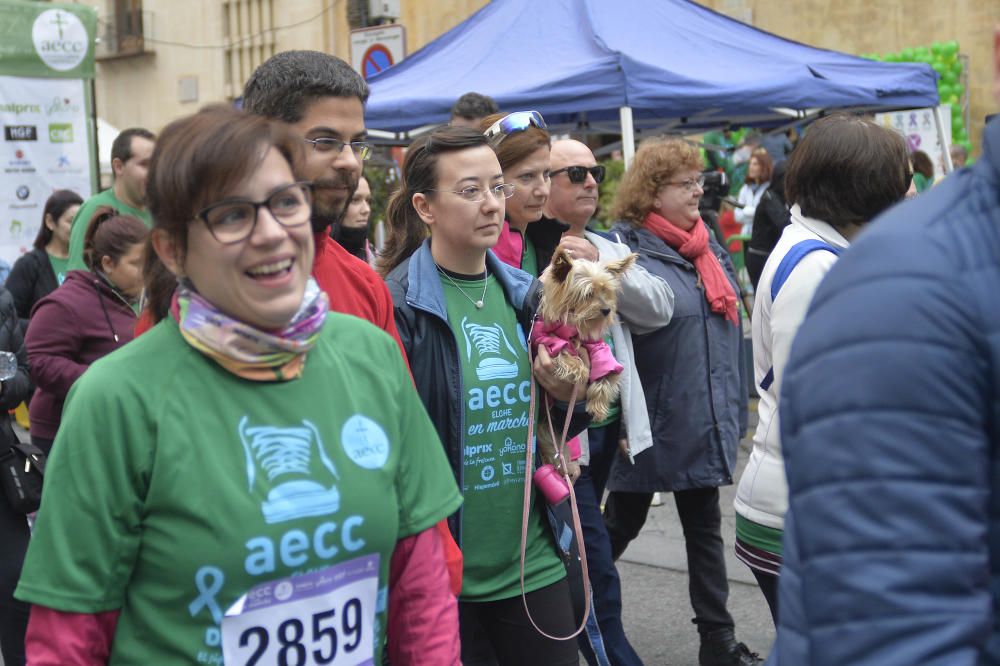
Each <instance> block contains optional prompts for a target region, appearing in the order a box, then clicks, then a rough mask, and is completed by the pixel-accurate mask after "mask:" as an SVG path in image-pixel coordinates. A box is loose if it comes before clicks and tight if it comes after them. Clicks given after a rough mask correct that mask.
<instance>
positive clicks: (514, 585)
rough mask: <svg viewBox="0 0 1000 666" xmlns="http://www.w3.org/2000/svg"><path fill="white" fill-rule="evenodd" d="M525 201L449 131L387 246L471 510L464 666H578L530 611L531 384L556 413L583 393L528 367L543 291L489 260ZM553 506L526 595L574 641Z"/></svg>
mask: <svg viewBox="0 0 1000 666" xmlns="http://www.w3.org/2000/svg"><path fill="white" fill-rule="evenodd" d="M514 191H515V186H514V185H511V184H507V183H505V182H504V174H503V171H502V170H501V167H500V163H499V161H498V160H497V157H496V155H495V154H494V152H493V150H492V149H491V147H490V145H489V143H488V142H487V138H486V137H485V136H484V135H483V134H482V133H479V132H476V131H473V130H470V129H468V128H463V127H443V128H440V129H437V130H435V131H433V132H431V133H430V134H429V135H427V136H424V137H421V138H419V139H417V140H416V141H415V142H414V143H413V144H412V145H411V146H410V148H409V151H408V152H407V154H406V160H405V162H404V163H403V174H402V179H401V181H400V188H399V190H398V191H397V192H396V194H395V195H393V198H392V199H391V200H390V202H389V207H388V209H387V211H386V218H387V222H388V226H389V235H388V238H387V239H386V245H385V248H384V250H383V253H382V256H381V259H380V270H381V271H382V272H383V274H386V275H387V277H386V281H387V282H388V284H389V291H390V293H391V294H392V297H393V301H394V302H395V307H396V324H397V327H398V328H399V333H400V337H401V338H402V340H403V345H404V347H405V348H406V352H407V355H408V357H409V359H410V368H411V370H412V372H413V379H414V382H415V383H416V385H417V390H418V392H419V393H420V396H421V398H422V399H423V401H424V406H425V407H426V408H427V411H428V413H429V414H430V416H431V420H432V421H433V422H434V424H435V426H436V427H437V430H438V434H439V435H440V437H441V441H442V443H443V444H444V447H445V450H446V452H447V454H448V457H449V459H450V461H451V465H452V471H453V473H454V475H455V478H456V479H457V480H458V481H459V484H460V485H461V486H462V491H463V493H464V497H465V501H464V504H463V508H462V511H461V512H459V513H457V514H455V515H453V516H452V517H451V518H450V519H449V524H450V526H451V528H452V531H453V533H454V536H455V540H456V542H457V543H459V544H460V546H461V548H462V553H463V556H464V563H465V565H464V570H463V585H462V593H461V595H460V597H459V618H460V625H461V635H462V662H463V663H464V664H466V666H475V665H479V664H497V663H499V664H501V665H507V664H509V665H512V666H514V665H516V666H525V665H527V666H531V665H533V664H537V665H538V666H542V665H545V666H550V665H557V666H558V665H562V664H567V665H569V664H573V666H575V665H576V664H577V661H578V660H577V652H576V645H575V643H574V642H573V641H571V640H567V641H559V640H552V639H549V638H546V637H544V636H543V635H541V634H540V633H539V632H538V631H537V630H536V629H535V628H534V627H533V626H532V624H531V622H529V620H528V617H527V615H526V614H525V611H524V607H523V605H522V600H521V584H520V579H521V577H520V543H521V539H520V536H521V527H522V507H523V496H524V475H525V464H526V461H525V455H526V448H525V447H526V441H527V430H528V428H527V425H528V409H529V406H530V400H529V396H530V387H531V377H532V371H533V370H534V374H535V377H536V378H537V379H538V382H539V384H540V386H541V387H542V388H544V389H545V391H546V392H547V393H548V394H549V395H550V396H553V397H554V398H556V399H557V400H560V399H561V400H567V399H568V398H569V397H570V395H571V393H572V391H573V386H572V385H569V384H566V383H564V382H560V381H558V380H556V379H555V376H554V374H553V373H552V371H551V359H549V357H548V355H547V354H546V353H545V351H544V350H541V351H540V352H539V357H538V358H537V359H536V360H535V365H534V368H532V367H531V365H530V361H529V356H528V351H527V344H526V342H525V340H526V337H525V334H526V332H527V331H529V330H530V327H531V321H532V317H533V316H534V314H535V308H536V306H537V303H538V297H539V289H540V283H539V282H538V281H537V280H535V279H533V278H532V276H530V275H528V274H527V273H525V272H523V271H521V270H518V269H516V268H512V267H510V266H508V265H506V264H504V263H503V262H501V261H500V260H499V259H498V258H497V257H496V255H494V254H493V253H492V252H490V251H489V250H490V248H492V247H493V246H494V245H495V244H496V242H497V239H498V237H499V235H500V230H501V226H502V223H503V220H504V209H505V206H504V204H505V202H506V200H507V198H508V197H510V196H511V195H512V194H513V193H514ZM577 388H578V389H580V388H581V387H577ZM581 395H582V394H581ZM556 407H557V408H556V409H555V410H553V420H554V422H558V423H560V424H561V423H563V419H564V418H565V415H566V414H565V413H566V407H567V406H566V405H565V403H558V402H557V404H556ZM586 422H587V417H586V414H585V413H584V412H582V410H579V411H575V412H574V419H573V423H571V433H572V432H575V431H579V430H580V429H581V428H582V427H585V424H586ZM545 506H546V505H545V502H544V500H543V499H540V498H538V497H537V496H535V497H533V499H532V503H531V508H530V511H529V513H528V537H527V548H526V555H525V569H524V591H525V593H526V599H527V604H528V607H529V609H530V611H531V615H532V617H533V618H534V621H535V622H537V623H538V625H539V627H541V629H543V630H544V631H546V632H547V633H549V634H554V635H557V636H569V635H570V634H571V633H572V632H573V629H574V627H573V624H574V612H573V608H572V604H571V601H570V589H569V586H568V584H567V579H566V569H565V566H564V565H563V561H562V560H561V559H560V555H559V551H558V550H557V547H556V544H555V542H554V541H553V537H552V536H551V534H550V532H549V530H548V529H547V528H546V518H545V510H544V508H545Z"/></svg>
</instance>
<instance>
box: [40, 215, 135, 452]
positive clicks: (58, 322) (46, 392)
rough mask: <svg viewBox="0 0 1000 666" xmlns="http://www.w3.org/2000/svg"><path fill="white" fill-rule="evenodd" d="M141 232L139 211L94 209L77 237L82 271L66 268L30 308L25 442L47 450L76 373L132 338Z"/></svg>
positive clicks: (53, 437) (53, 436)
mask: <svg viewBox="0 0 1000 666" xmlns="http://www.w3.org/2000/svg"><path fill="white" fill-rule="evenodd" d="M148 235H149V230H148V229H147V228H146V225H145V224H143V223H142V222H141V221H140V220H139V219H138V218H135V217H132V216H131V215H118V214H117V213H116V212H115V211H113V210H112V209H110V208H100V209H98V210H97V211H96V212H95V214H94V217H93V219H92V220H91V221H90V226H89V227H88V228H87V234H86V236H85V237H84V241H83V242H84V250H83V261H84V263H85V264H86V266H87V268H88V269H89V270H86V271H70V272H69V273H67V274H66V280H65V282H63V284H62V286H61V287H59V288H58V289H56V290H55V291H53V292H52V293H51V294H49V295H48V296H46V297H45V298H43V299H42V300H40V301H38V303H37V305H35V307H34V310H33V311H32V317H31V322H30V323H29V325H28V331H27V333H26V334H25V344H26V345H27V348H28V359H29V364H30V367H31V379H32V381H33V382H34V384H35V387H36V388H35V393H34V396H32V399H31V404H30V405H29V407H28V413H29V415H30V418H31V441H32V443H33V444H34V445H35V446H37V447H38V448H40V449H42V450H43V451H45V452H46V453H48V452H49V450H50V449H51V448H52V442H53V440H54V439H55V437H56V432H57V431H58V430H59V427H60V425H59V424H60V421H61V418H62V412H63V401H64V400H65V399H66V396H67V394H68V393H69V390H70V388H71V387H72V386H73V384H74V383H75V382H76V380H77V379H79V378H80V375H82V374H83V373H84V372H85V371H86V370H87V368H89V367H90V365H91V364H92V363H93V362H94V361H96V360H97V359H99V358H102V357H103V356H106V355H108V354H110V353H111V352H113V351H115V350H116V349H118V348H119V347H122V346H123V345H125V343H127V342H129V341H130V340H131V339H132V336H133V330H134V328H135V323H136V315H135V309H134V308H135V304H136V302H137V301H138V300H139V295H140V294H141V293H142V250H143V246H144V245H145V243H146V240H147V237H148Z"/></svg>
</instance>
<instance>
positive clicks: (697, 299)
mask: <svg viewBox="0 0 1000 666" xmlns="http://www.w3.org/2000/svg"><path fill="white" fill-rule="evenodd" d="M611 231H612V233H611V235H612V236H613V237H617V239H618V240H620V241H621V242H622V243H625V244H626V245H628V246H629V247H630V248H632V251H633V252H638V253H639V265H640V266H642V267H643V268H645V269H646V270H647V271H649V273H650V274H651V275H656V276H657V277H660V278H662V279H663V280H665V281H666V283H667V284H668V285H670V289H671V290H672V291H673V293H674V313H673V317H672V318H671V319H670V323H669V324H668V325H666V326H664V327H663V328H660V329H658V330H656V331H653V332H652V333H648V334H646V335H634V334H633V335H632V343H633V345H634V347H635V365H636V368H638V370H639V380H640V381H641V382H642V389H643V392H644V393H645V394H646V405H647V407H648V409H649V426H650V429H651V430H652V433H653V446H652V447H650V448H648V449H646V450H645V451H643V452H642V453H640V454H639V455H637V456H636V457H635V465H632V464H630V463H629V462H628V460H626V459H624V458H622V457H621V456H616V457H615V462H614V464H613V467H612V469H611V476H610V478H609V480H608V489H609V490H615V491H625V492H637V493H646V492H648V493H652V492H657V491H661V490H662V491H670V490H688V489H691V488H717V487H719V486H725V485H729V484H731V483H732V482H733V470H735V469H736V447H737V445H738V444H739V442H740V438H741V437H742V436H743V433H744V431H746V427H747V390H746V386H747V382H746V381H745V379H744V374H743V373H744V367H743V349H742V345H743V328H742V326H734V325H733V324H732V322H730V321H727V320H726V318H725V317H723V316H722V315H721V314H718V313H716V312H712V310H711V308H710V307H709V305H708V301H706V300H705V291H704V288H703V287H702V284H701V279H700V277H699V276H698V271H697V270H695V267H694V264H692V263H691V262H690V261H688V260H687V259H685V258H684V257H682V256H681V255H680V254H679V253H678V252H677V251H676V250H674V249H673V248H672V247H670V246H668V245H667V244H666V243H664V242H663V241H662V240H660V239H659V238H657V237H656V236H654V235H653V234H652V233H651V232H649V231H647V230H646V229H636V228H634V227H633V226H631V225H630V224H627V223H619V224H617V225H616V226H615V227H614V228H613V229H612V230H611ZM709 243H710V246H711V251H712V252H713V253H715V255H716V257H718V259H719V261H720V262H721V263H722V267H723V269H724V270H725V272H726V275H727V276H728V277H729V281H730V283H731V284H732V285H733V289H734V290H736V293H737V294H738V293H739V287H738V286H737V284H736V274H735V271H734V270H733V263H732V261H731V260H730V258H729V254H728V253H727V252H726V250H725V249H723V248H722V247H721V246H720V245H719V244H718V243H716V242H715V241H714V240H710V241H709Z"/></svg>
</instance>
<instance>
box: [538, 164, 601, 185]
mask: <svg viewBox="0 0 1000 666" xmlns="http://www.w3.org/2000/svg"><path fill="white" fill-rule="evenodd" d="M564 171H565V172H566V175H567V176H569V182H571V183H576V184H578V185H579V184H580V183H582V182H583V181H585V180H587V174H588V173H589V174H590V175H591V176H593V177H594V180H596V181H597V184H598V185H600V184H601V182H602V181H603V180H604V167H603V166H601V165H600V164H598V165H597V166H592V167H585V166H569V167H564V168H562V169H556V170H555V171H553V172H552V173H550V174H549V176H558V175H559V174H561V173H562V172H564Z"/></svg>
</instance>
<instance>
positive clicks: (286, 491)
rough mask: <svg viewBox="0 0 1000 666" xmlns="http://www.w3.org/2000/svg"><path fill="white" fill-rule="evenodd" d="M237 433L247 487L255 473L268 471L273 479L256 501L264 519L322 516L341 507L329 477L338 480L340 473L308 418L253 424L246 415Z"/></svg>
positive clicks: (268, 475)
mask: <svg viewBox="0 0 1000 666" xmlns="http://www.w3.org/2000/svg"><path fill="white" fill-rule="evenodd" d="M239 434H240V441H241V442H242V444H243V451H244V452H245V453H246V463H247V482H248V485H249V487H250V489H251V490H252V489H253V485H254V481H255V480H256V478H257V476H258V475H261V476H266V477H267V480H268V482H270V483H271V484H272V488H271V490H270V492H268V494H267V499H266V500H264V502H263V503H262V504H261V507H260V508H261V512H262V513H263V514H264V520H265V521H266V522H267V523H280V522H284V521H286V520H293V519H295V518H301V517H304V516H322V515H326V514H329V513H336V511H337V510H338V509H339V508H340V493H339V492H338V491H337V487H336V485H334V484H333V483H332V482H330V481H331V477H332V480H339V479H340V476H339V475H338V474H337V469H336V467H334V465H333V461H332V460H330V457H329V456H328V455H327V453H326V450H325V449H324V448H323V441H322V439H320V436H319V432H318V431H317V430H316V427H315V426H314V425H313V424H312V423H310V422H309V421H305V420H303V421H302V425H301V426H291V427H277V426H251V425H249V419H248V418H247V417H246V416H244V417H243V418H242V419H240V424H239ZM326 483H330V485H329V487H327V485H326Z"/></svg>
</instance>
